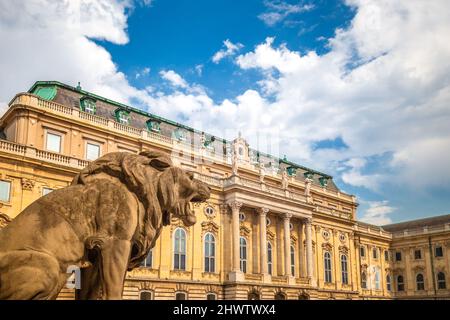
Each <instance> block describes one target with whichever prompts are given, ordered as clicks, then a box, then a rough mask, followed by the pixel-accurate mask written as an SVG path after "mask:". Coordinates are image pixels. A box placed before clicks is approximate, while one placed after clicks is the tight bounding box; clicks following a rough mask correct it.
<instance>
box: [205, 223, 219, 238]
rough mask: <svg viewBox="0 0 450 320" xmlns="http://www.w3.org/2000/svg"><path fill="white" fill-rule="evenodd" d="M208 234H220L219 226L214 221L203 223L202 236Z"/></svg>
mask: <svg viewBox="0 0 450 320" xmlns="http://www.w3.org/2000/svg"><path fill="white" fill-rule="evenodd" d="M206 232H211V233H213V234H215V235H217V234H218V232H219V225H218V224H217V223H215V222H214V221H203V222H202V235H203V234H205V233H206Z"/></svg>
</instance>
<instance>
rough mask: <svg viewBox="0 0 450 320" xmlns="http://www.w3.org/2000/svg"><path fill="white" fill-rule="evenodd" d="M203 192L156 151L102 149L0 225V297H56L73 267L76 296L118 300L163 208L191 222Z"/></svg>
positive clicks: (163, 219) (156, 230)
mask: <svg viewBox="0 0 450 320" xmlns="http://www.w3.org/2000/svg"><path fill="white" fill-rule="evenodd" d="M209 194H210V189H209V188H208V186H206V185H205V184H204V183H202V182H200V181H197V180H195V179H194V178H193V175H192V174H191V173H188V172H186V171H184V170H182V169H180V168H177V167H174V166H172V163H171V160H170V158H168V156H166V155H163V154H161V153H157V152H153V151H144V152H141V153H140V154H139V155H136V154H131V153H125V152H116V153H109V154H106V155H104V156H103V157H101V158H99V159H97V160H96V161H94V162H92V163H90V164H89V165H88V166H87V167H86V168H84V169H83V170H82V171H81V172H80V173H79V174H78V175H77V176H76V177H75V178H74V179H73V181H72V184H71V185H70V186H68V187H66V188H63V189H59V190H55V191H53V192H51V193H50V194H48V195H46V196H43V197H41V198H39V199H38V200H36V201H35V202H33V203H32V204H31V205H30V206H28V207H27V208H26V209H24V210H23V211H22V212H21V213H20V214H19V215H18V216H17V217H16V218H15V219H13V220H12V221H11V222H10V223H9V224H8V225H7V226H6V227H4V228H2V229H1V230H0V299H56V297H57V295H58V293H59V292H60V290H61V289H62V288H63V287H64V285H65V284H66V281H67V279H68V278H69V277H70V276H71V274H70V273H67V270H68V268H72V267H74V266H75V268H77V267H78V268H80V270H81V289H80V290H78V292H77V298H79V299H98V298H102V299H121V298H122V291H123V283H124V279H125V274H126V271H127V270H132V269H133V268H135V267H137V266H139V265H140V263H141V262H142V260H144V259H145V257H146V256H147V254H148V252H149V250H150V249H151V248H152V247H153V246H154V244H155V242H156V239H157V238H158V236H159V234H160V232H161V230H162V227H163V226H164V225H168V224H169V223H170V219H171V215H173V216H174V217H177V218H180V219H181V220H182V221H183V222H184V224H185V225H186V226H190V225H193V224H194V223H195V222H196V218H195V215H194V212H193V211H192V210H191V209H190V202H201V201H205V200H206V199H208V198H209Z"/></svg>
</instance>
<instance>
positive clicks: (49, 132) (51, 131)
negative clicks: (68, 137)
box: [45, 129, 65, 154]
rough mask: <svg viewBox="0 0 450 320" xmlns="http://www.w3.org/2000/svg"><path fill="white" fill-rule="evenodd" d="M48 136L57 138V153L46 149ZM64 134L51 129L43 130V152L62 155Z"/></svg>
mask: <svg viewBox="0 0 450 320" xmlns="http://www.w3.org/2000/svg"><path fill="white" fill-rule="evenodd" d="M49 135H53V136H58V137H59V151H54V150H50V149H49V147H48V140H49V139H48V137H49ZM64 135H65V134H64V133H63V132H60V131H56V130H53V129H45V151H48V152H53V153H58V154H62V153H63V152H64Z"/></svg>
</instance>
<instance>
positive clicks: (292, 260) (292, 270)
mask: <svg viewBox="0 0 450 320" xmlns="http://www.w3.org/2000/svg"><path fill="white" fill-rule="evenodd" d="M290 260H291V276H293V277H295V246H294V245H291V252H290Z"/></svg>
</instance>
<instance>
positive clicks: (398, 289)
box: [396, 274, 405, 292]
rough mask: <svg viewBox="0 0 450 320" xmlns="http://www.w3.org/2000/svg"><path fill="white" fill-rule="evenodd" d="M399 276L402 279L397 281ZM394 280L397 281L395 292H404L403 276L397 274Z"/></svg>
mask: <svg viewBox="0 0 450 320" xmlns="http://www.w3.org/2000/svg"><path fill="white" fill-rule="evenodd" d="M400 278H401V280H402V281H399V279H400ZM396 282H397V292H405V278H404V277H403V275H401V274H399V275H397V277H396ZM400 288H401V289H400Z"/></svg>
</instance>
